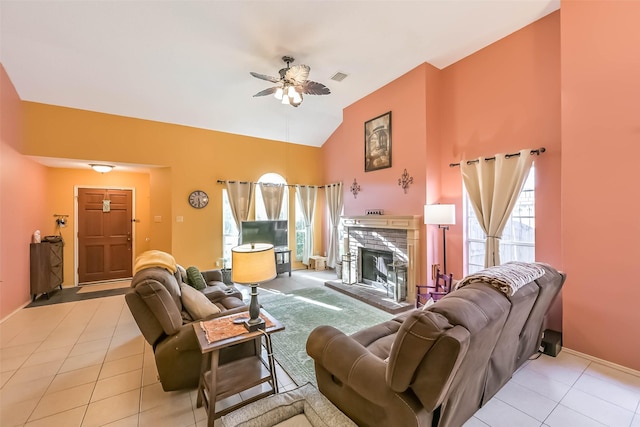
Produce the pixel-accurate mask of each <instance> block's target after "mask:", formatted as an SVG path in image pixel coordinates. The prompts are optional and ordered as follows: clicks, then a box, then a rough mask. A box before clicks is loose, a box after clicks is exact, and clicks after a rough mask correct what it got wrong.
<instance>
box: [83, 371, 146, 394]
mask: <svg viewBox="0 0 640 427" xmlns="http://www.w3.org/2000/svg"><path fill="white" fill-rule="evenodd" d="M141 383H142V369H137V370H135V371H130V372H125V373H124V374H119V375H114V376H112V377H108V378H105V379H102V380H100V381H98V382H97V383H96V388H95V390H93V395H92V396H91V401H92V402H95V401H97V400H102V399H106V398H107V397H112V396H115V395H117V394H121V393H124V392H127V391H131V390H140V384H141Z"/></svg>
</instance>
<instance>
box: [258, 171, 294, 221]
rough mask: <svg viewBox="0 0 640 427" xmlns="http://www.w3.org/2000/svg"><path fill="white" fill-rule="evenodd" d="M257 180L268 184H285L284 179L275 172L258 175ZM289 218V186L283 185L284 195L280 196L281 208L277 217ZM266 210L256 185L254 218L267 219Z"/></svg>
mask: <svg viewBox="0 0 640 427" xmlns="http://www.w3.org/2000/svg"><path fill="white" fill-rule="evenodd" d="M258 182H264V183H270V184H284V185H286V184H287V181H285V179H284V178H283V177H282V176H280V175H278V174H277V173H266V174H264V175H262V176H261V177H260V179H259V180H258ZM288 218H289V187H284V195H283V196H282V209H281V210H280V216H279V217H278V219H283V220H287V219H288ZM267 219H269V218H267V211H266V210H265V208H264V201H263V200H262V192H261V191H260V187H259V186H256V220H258V221H264V220H267Z"/></svg>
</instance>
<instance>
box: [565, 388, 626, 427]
mask: <svg viewBox="0 0 640 427" xmlns="http://www.w3.org/2000/svg"><path fill="white" fill-rule="evenodd" d="M560 403H561V404H562V405H564V406H566V407H568V408H571V409H573V410H574V411H576V412H579V413H581V414H583V415H586V416H587V417H589V418H592V419H594V420H596V421H598V422H600V423H602V424H605V425H608V426H616V427H617V426H620V427H628V426H629V425H630V424H631V420H632V419H633V415H634V414H633V412H632V411H629V410H626V409H623V408H621V407H620V406H616V405H614V404H612V403H609V402H606V401H604V400H602V399H599V398H597V397H595V396H592V395H590V394H587V393H585V392H583V391H580V390H577V389H571V390H569V392H568V393H567V395H566V396H565V397H564V398H563V399H562V401H561V402H560Z"/></svg>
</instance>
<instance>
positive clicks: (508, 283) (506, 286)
mask: <svg viewBox="0 0 640 427" xmlns="http://www.w3.org/2000/svg"><path fill="white" fill-rule="evenodd" d="M544 271H545V270H544V268H542V267H541V266H540V265H539V264H536V263H529V262H519V261H511V262H507V263H506V264H502V265H497V266H495V267H489V268H486V269H484V270H481V271H478V272H477V273H474V274H470V275H469V276H467V277H465V278H464V279H462V280H461V281H460V282H458V284H457V285H456V289H459V288H461V287H463V286H465V285H468V284H470V283H477V282H485V283H488V284H490V285H492V286H493V287H495V288H498V289H500V290H501V291H502V292H503V293H504V294H505V295H507V296H511V295H513V294H515V293H516V292H517V291H518V289H520V288H521V287H523V286H524V285H526V284H527V283H529V282H531V281H533V280H535V279H537V278H538V277H541V276H542V275H543V274H544Z"/></svg>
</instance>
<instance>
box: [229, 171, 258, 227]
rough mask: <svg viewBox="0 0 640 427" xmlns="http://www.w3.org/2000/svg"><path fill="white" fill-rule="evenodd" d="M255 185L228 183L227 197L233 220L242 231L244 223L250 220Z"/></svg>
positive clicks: (249, 183) (250, 183)
mask: <svg viewBox="0 0 640 427" xmlns="http://www.w3.org/2000/svg"><path fill="white" fill-rule="evenodd" d="M253 189H254V184H253V183H252V182H229V181H228V182H227V196H228V197H229V205H231V213H232V214H233V219H234V221H235V222H236V225H237V226H238V231H240V230H241V228H242V227H241V226H242V221H246V220H247V219H248V218H249V210H250V209H251V203H252V201H253V191H254V190H253Z"/></svg>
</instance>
